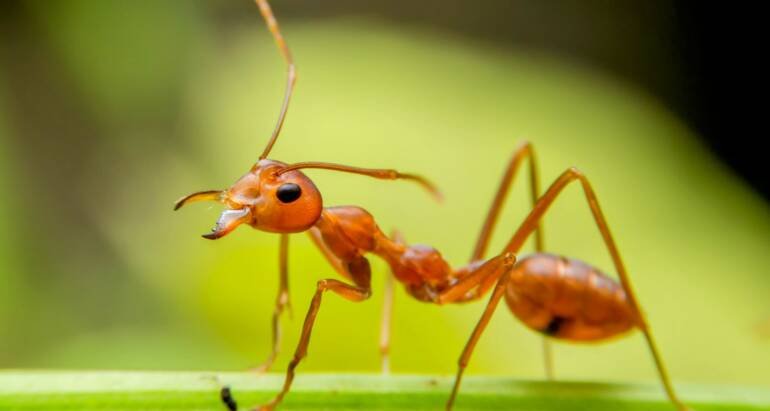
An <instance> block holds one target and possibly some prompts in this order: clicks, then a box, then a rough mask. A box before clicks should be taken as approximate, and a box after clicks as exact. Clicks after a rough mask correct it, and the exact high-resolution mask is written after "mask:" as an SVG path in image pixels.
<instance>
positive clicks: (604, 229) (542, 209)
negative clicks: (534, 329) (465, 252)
mask: <svg viewBox="0 0 770 411" xmlns="http://www.w3.org/2000/svg"><path fill="white" fill-rule="evenodd" d="M574 181H580V184H581V186H582V188H583V192H584V194H585V197H586V200H587V202H588V206H589V208H590V209H591V213H592V215H593V217H594V220H595V222H596V225H597V226H598V228H599V231H600V232H601V235H602V239H603V240H604V243H605V245H606V246H607V249H608V250H609V252H610V255H611V257H612V261H613V263H614V265H615V269H616V270H617V272H618V276H619V277H620V283H621V285H622V287H623V289H624V291H625V293H626V294H627V296H628V299H629V304H630V305H631V307H632V308H633V309H634V311H635V312H636V315H637V319H638V324H637V325H638V327H639V329H640V330H641V331H642V333H643V334H644V336H645V339H646V341H647V345H648V347H649V349H650V352H651V353H652V357H653V359H654V362H655V366H656V368H657V370H658V375H659V377H660V380H661V382H662V384H663V387H664V389H665V391H666V394H667V395H668V398H669V400H670V401H671V402H672V403H673V404H674V406H676V408H677V409H679V410H680V411H686V410H688V408H687V407H686V406H685V405H684V404H683V403H682V402H681V401H680V400H679V398H678V397H677V395H676V393H675V391H674V387H673V385H672V384H671V380H670V379H669V377H668V373H667V371H666V368H665V366H664V364H663V360H662V358H661V356H660V353H659V352H658V348H657V345H656V344H655V341H654V339H653V336H652V332H651V331H650V327H649V324H648V323H647V320H646V319H645V317H644V314H643V313H642V310H641V306H640V305H639V302H638V300H637V298H636V296H635V294H634V292H633V289H632V287H631V282H630V278H629V275H628V272H627V271H626V268H625V265H624V264H623V260H622V259H621V258H620V253H619V251H618V248H617V245H616V244H615V240H614V239H613V237H612V234H611V233H610V229H609V226H608V224H607V221H606V219H605V218H604V214H603V213H602V210H601V208H600V206H599V200H598V198H597V197H596V194H595V193H594V191H593V188H592V187H591V184H590V182H589V181H588V179H587V178H586V177H585V175H583V173H581V172H580V171H579V170H577V169H576V168H570V169H567V170H566V171H565V172H564V173H562V174H561V176H559V178H557V179H556V181H555V182H554V183H553V184H552V185H551V187H549V188H548V191H546V193H545V194H544V195H543V196H542V197H541V198H540V199H539V200H538V201H537V203H536V204H535V207H533V209H532V211H531V212H530V213H529V215H528V216H527V218H526V219H525V220H524V222H523V223H522V224H521V226H519V229H518V230H516V233H514V235H513V237H512V238H511V240H510V241H509V243H508V245H507V246H506V247H505V250H504V253H515V252H518V250H519V249H520V248H521V246H522V245H523V244H524V242H525V241H526V240H527V238H528V237H529V235H531V234H532V232H533V231H535V230H536V229H537V227H538V224H539V221H540V219H541V218H542V217H543V215H544V214H545V213H546V212H547V211H548V209H549V208H550V206H551V205H552V204H553V202H554V201H555V200H556V198H557V197H558V196H559V194H560V193H561V192H562V190H563V189H564V188H565V187H566V186H567V185H569V184H570V183H571V182H574ZM504 281H507V280H505V279H503V278H501V280H500V281H499V282H498V288H496V289H495V293H494V294H493V296H492V299H490V304H489V305H488V306H487V309H486V310H485V311H484V314H483V315H482V318H481V319H480V320H479V324H478V325H477V326H476V329H475V330H474V333H473V334H472V335H471V339H470V340H469V341H468V345H467V346H466V349H465V351H464V352H463V355H462V357H461V358H460V367H459V370H458V375H457V378H456V380H455V386H454V388H453V390H452V394H451V396H450V399H449V402H448V403H447V409H450V408H451V406H452V403H453V401H454V399H455V396H456V394H457V391H458V390H459V385H460V381H461V378H462V372H463V369H464V368H465V365H466V364H467V361H468V359H469V358H470V355H471V353H472V351H473V347H475V344H476V341H477V340H478V338H479V335H480V333H481V332H482V331H483V329H484V327H485V326H486V322H487V321H488V319H489V316H491V313H492V311H493V310H494V308H495V307H496V306H497V303H498V302H499V299H500V297H501V296H502V294H503V293H504V289H503V290H502V291H501V290H500V287H502V283H503V282H504ZM498 293H500V295H498Z"/></svg>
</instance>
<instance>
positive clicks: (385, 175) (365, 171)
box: [276, 161, 444, 202]
mask: <svg viewBox="0 0 770 411" xmlns="http://www.w3.org/2000/svg"><path fill="white" fill-rule="evenodd" d="M301 168H320V169H324V170H334V171H342V172H345V173H353V174H361V175H365V176H369V177H374V178H379V179H381V180H412V181H414V182H416V183H417V184H419V185H421V186H422V187H423V188H424V189H426V190H427V191H428V192H429V193H430V194H431V195H432V196H433V198H435V199H436V201H438V202H441V201H442V200H443V199H444V196H443V195H442V194H441V191H439V189H438V188H437V187H436V185H435V184H433V183H432V182H430V181H429V180H428V179H426V178H425V177H422V176H419V175H416V174H407V173H400V172H398V171H396V170H392V169H378V168H361V167H352V166H346V165H342V164H334V163H321V162H316V161H312V162H305V163H295V164H292V165H289V166H286V167H284V168H282V169H280V170H278V172H277V173H276V174H277V175H281V174H283V173H287V172H289V171H292V170H299V169H301Z"/></svg>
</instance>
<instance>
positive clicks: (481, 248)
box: [471, 141, 554, 380]
mask: <svg viewBox="0 0 770 411" xmlns="http://www.w3.org/2000/svg"><path fill="white" fill-rule="evenodd" d="M527 158H529V189H530V197H531V201H532V206H533V207H534V206H535V204H536V203H537V199H538V198H540V175H539V174H538V169H537V158H536V157H535V149H534V148H533V147H532V144H531V143H530V142H528V141H524V142H522V143H521V144H520V145H519V147H518V148H517V149H516V150H515V151H514V152H513V156H512V157H511V160H510V161H509V163H508V168H507V169H506V170H505V173H504V174H503V178H502V180H501V181H500V185H499V187H498V189H497V193H496V194H495V198H494V200H492V206H491V207H490V208H489V211H488V212H487V218H486V219H485V220H484V225H483V226H482V227H481V232H480V233H479V238H478V240H476V246H475V247H474V249H473V254H472V255H471V262H473V261H477V260H481V259H483V258H484V255H485V254H486V251H487V247H488V246H489V241H490V239H491V237H492V232H493V231H494V228H495V226H496V225H497V221H498V220H499V217H500V211H501V210H502V207H503V204H504V203H505V199H506V197H508V192H509V191H510V189H511V186H512V185H513V181H514V180H515V179H516V174H517V173H518V171H519V168H520V167H521V164H522V163H523V162H524V160H526V159H527ZM543 250H544V240H543V222H542V220H541V221H539V222H538V225H537V226H536V227H535V251H536V252H538V253H541V252H543ZM492 280H494V279H492ZM491 286H492V283H488V284H487V285H486V287H487V288H488V287H491ZM483 288H484V287H482V288H481V289H483ZM542 341H543V366H544V369H545V376H546V378H547V379H548V380H553V379H554V370H553V351H552V349H551V342H550V341H549V340H548V338H546V337H543V340H542Z"/></svg>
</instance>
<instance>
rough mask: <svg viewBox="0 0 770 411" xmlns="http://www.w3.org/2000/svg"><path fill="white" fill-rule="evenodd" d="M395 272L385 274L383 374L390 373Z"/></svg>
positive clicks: (381, 345)
mask: <svg viewBox="0 0 770 411" xmlns="http://www.w3.org/2000/svg"><path fill="white" fill-rule="evenodd" d="M394 282H395V281H394V279H393V274H392V273H388V274H386V276H385V288H384V289H383V302H382V319H381V322H380V358H381V364H382V374H383V375H388V374H390V328H391V326H390V324H391V320H392V315H393V283H394Z"/></svg>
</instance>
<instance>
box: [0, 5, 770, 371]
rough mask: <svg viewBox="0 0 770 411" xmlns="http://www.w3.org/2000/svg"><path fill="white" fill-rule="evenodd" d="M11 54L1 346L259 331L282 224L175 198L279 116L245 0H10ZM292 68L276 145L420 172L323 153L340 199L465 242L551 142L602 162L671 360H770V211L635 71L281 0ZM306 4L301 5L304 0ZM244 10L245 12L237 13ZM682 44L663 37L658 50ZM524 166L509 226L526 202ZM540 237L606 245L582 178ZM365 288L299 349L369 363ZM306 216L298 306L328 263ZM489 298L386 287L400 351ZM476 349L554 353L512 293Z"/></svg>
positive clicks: (264, 44)
mask: <svg viewBox="0 0 770 411" xmlns="http://www.w3.org/2000/svg"><path fill="white" fill-rule="evenodd" d="M12 3H13V4H14V5H15V6H13V7H11V9H13V10H12V11H13V13H10V16H13V17H14V18H10V17H8V15H6V18H3V19H2V20H0V21H2V24H3V25H4V26H5V27H3V29H2V35H3V37H4V38H3V39H2V43H1V44H2V46H3V49H2V54H0V58H2V60H0V64H2V70H0V182H1V183H2V187H3V190H2V192H3V195H2V199H3V201H0V367H1V368H77V369H87V368H95V369H228V370H241V369H245V368H246V367H248V366H253V365H256V364H258V363H259V362H261V361H262V360H263V359H264V358H265V357H266V356H267V354H268V352H269V345H270V344H269V342H270V333H269V330H270V316H271V313H272V307H273V301H274V298H275V292H276V289H277V284H278V278H277V262H278V256H277V252H278V237H277V236H275V235H271V234H267V233H260V232H256V231H254V230H251V229H248V228H240V229H239V230H237V231H236V232H235V233H233V234H232V235H230V236H228V237H227V238H226V239H224V240H221V241H216V242H211V241H206V240H203V239H201V238H200V234H202V233H205V232H206V231H207V230H208V229H209V228H210V227H211V226H212V225H213V223H214V221H215V220H216V218H217V216H218V213H219V209H218V207H217V206H207V205H195V206H191V207H189V208H185V209H184V210H182V211H180V212H176V213H174V212H172V211H171V206H172V204H173V202H174V201H175V200H176V199H177V198H179V197H180V196H182V195H184V194H187V193H189V192H192V191H197V190H202V189H217V188H225V187H227V186H228V185H229V184H231V183H232V182H233V181H235V179H236V178H238V177H239V176H240V175H241V174H243V173H244V172H245V171H246V170H247V169H248V168H249V167H250V166H251V164H252V163H253V162H254V161H255V160H256V158H257V156H258V154H259V153H260V152H261V150H262V148H263V146H264V144H265V142H266V141H267V138H268V137H269V135H270V132H271V131H272V127H273V125H274V121H275V118H276V115H277V112H278V108H279V102H280V99H281V97H282V94H283V86H284V81H285V77H284V76H285V74H284V72H285V67H284V64H283V62H282V60H281V59H280V56H279V54H278V52H277V50H276V49H275V46H274V44H273V42H272V39H271V37H270V36H269V33H268V32H267V30H266V29H265V27H264V23H263V22H262V20H261V19H260V17H259V14H258V12H257V10H256V8H255V7H253V5H251V4H249V2H246V1H244V2H243V3H244V4H243V5H242V6H239V8H238V13H233V11H232V6H229V5H224V2H214V3H208V2H203V1H196V2H181V1H178V2H120V3H118V2H99V1H87V0H77V1H70V2H12ZM283 7H286V9H290V8H291V7H292V4H291V3H289V4H285V5H284V4H282V5H281V6H276V7H275V9H276V12H277V13H278V18H279V21H281V22H282V23H283V31H284V34H285V36H286V38H287V40H288V42H289V44H290V47H291V49H292V51H293V53H294V55H295V58H296V61H297V65H298V73H299V80H298V83H297V89H296V94H295V98H294V100H293V102H292V106H291V108H290V110H289V115H288V117H287V122H286V125H285V127H284V131H283V134H282V138H281V139H280V140H279V141H278V143H277V145H276V147H275V149H274V150H273V152H272V154H271V157H272V158H275V159H280V160H283V161H287V162H295V161H311V160H318V161H330V162H339V163H344V164H351V165H359V166H369V167H388V168H396V169H398V170H404V171H409V172H416V173H421V174H423V175H426V176H429V177H430V178H432V179H433V180H434V181H435V182H437V183H438V185H439V186H440V187H441V189H442V190H443V191H444V193H445V196H446V201H445V203H444V204H440V205H439V204H436V203H434V202H432V201H431V199H430V198H429V196H427V195H426V194H425V193H423V192H422V191H420V190H419V188H418V187H415V186H413V185H410V184H409V183H402V182H382V181H376V180H370V179H366V178H363V177H357V176H350V175H339V174H336V173H328V172H323V171H309V172H308V174H309V175H311V177H312V178H314V180H315V181H316V183H317V185H318V186H319V188H320V189H321V190H322V192H323V194H324V199H325V202H326V204H327V205H340V204H357V205H361V206H363V207H365V208H367V209H368V210H370V211H371V212H372V213H373V214H374V215H375V217H376V218H377V221H378V223H379V224H380V226H381V227H382V228H383V229H384V230H386V231H390V230H391V229H392V228H398V229H399V230H401V231H402V232H403V233H404V235H405V236H406V238H407V240H409V241H410V242H419V243H425V244H431V245H434V246H436V247H437V248H438V249H440V250H441V251H442V253H443V254H444V256H446V257H447V258H448V259H449V260H450V261H451V262H452V263H453V264H456V265H460V264H463V263H464V262H465V260H466V259H467V258H468V257H469V256H470V253H471V251H472V247H473V244H474V241H475V237H476V235H477V233H478V230H479V228H480V225H481V223H482V221H483V218H484V213H485V211H486V209H487V207H488V206H489V203H490V201H491V199H492V197H493V194H494V190H495V188H496V186H497V183H498V178H499V177H500V175H501V173H502V171H503V169H504V167H505V165H506V161H507V160H508V158H509V156H510V154H511V152H512V150H513V149H514V148H515V146H516V145H517V144H518V142H520V141H521V140H523V139H529V140H531V141H533V142H534V144H535V147H536V150H537V152H538V154H539V160H540V164H541V171H542V176H543V180H544V183H546V184H547V183H548V182H550V181H551V180H552V179H554V178H555V177H556V176H557V175H558V174H559V173H560V172H561V171H563V170H564V169H565V168H566V167H568V166H572V165H576V166H579V167H580V168H581V169H582V170H584V171H585V172H586V173H587V175H588V176H589V178H591V180H592V182H593V184H594V187H595V189H596V191H597V194H598V195H599V197H600V199H601V201H602V203H603V206H604V208H605V213H606V215H607V218H608V219H609V222H610V225H611V227H612V229H613V232H614V234H615V235H616V237H617V240H618V243H619V246H620V248H621V252H622V253H623V255H624V257H625V259H626V262H627V266H628V268H629V270H630V272H631V275H632V277H633V281H634V283H635V286H636V289H637V291H638V294H639V297H640V299H641V302H642V304H643V306H644V307H645V309H646V312H647V313H648V315H649V319H650V322H651V324H652V327H653V330H654V332H655V334H656V336H657V339H658V342H659V345H660V347H661V349H662V352H663V355H664V358H665V360H666V362H667V364H668V366H669V368H670V372H671V374H672V375H673V378H674V379H675V380H676V381H694V382H718V383H740V384H754V385H756V384H759V385H770V367H768V364H770V340H768V339H767V338H766V337H764V338H763V337H761V336H760V334H759V333H758V331H757V329H758V325H759V324H760V323H762V322H763V321H767V320H768V318H770V298H768V296H770V276H768V269H767V264H766V262H765V260H764V258H766V257H767V256H768V255H770V236H768V233H770V213H768V208H767V204H765V203H764V202H763V201H762V200H761V199H760V197H759V196H758V195H757V194H755V193H754V192H752V191H751V189H750V188H749V187H747V186H745V185H744V183H742V182H741V181H740V180H739V179H737V178H736V177H735V176H734V175H733V174H732V173H731V172H729V171H728V170H727V169H726V167H724V166H723V165H721V163H720V162H719V161H718V160H716V159H715V158H714V157H713V156H712V155H711V154H710V153H709V152H708V151H707V150H706V149H705V148H704V147H703V146H702V143H701V142H700V141H699V140H697V136H695V135H694V134H693V132H692V131H691V130H690V129H689V128H688V127H687V126H686V125H685V124H684V123H683V122H682V121H680V120H679V119H678V118H677V117H676V116H675V115H673V114H672V113H671V112H670V111H669V110H667V108H666V107H665V106H663V105H662V104H660V103H659V102H658V101H657V100H656V99H655V98H653V97H652V96H651V95H650V94H648V93H647V92H645V91H644V90H642V89H640V88H637V87H635V86H633V85H631V84H630V83H627V82H624V81H621V80H618V79H617V78H616V77H613V76H612V75H609V74H608V73H607V72H605V71H602V70H596V69H594V68H592V67H591V66H589V65H586V64H583V63H580V62H577V61H572V60H569V59H565V58H563V57H560V56H558V55H553V54H550V53H545V52H541V51H539V50H537V49H532V48H520V47H501V46H499V45H496V44H491V43H488V42H484V41H480V40H474V39H470V38H466V37H463V36H460V35H457V34H451V33H448V32H445V31H440V30H433V29H429V28H426V27H421V26H418V25H398V24H395V23H394V22H392V21H385V20H377V19H372V18H366V17H361V16H346V17H327V18H325V19H323V20H315V19H308V18H293V19H292V18H290V19H285V20H284V19H281V11H282V10H283ZM295 7H296V6H295ZM233 16H235V17H233ZM659 63H660V64H665V61H661V62H659ZM523 182H524V180H522V181H519V182H518V184H517V185H516V186H515V188H514V192H513V194H512V195H511V197H510V198H509V202H508V205H507V207H506V210H505V213H504V217H503V220H502V221H501V223H500V224H499V225H498V232H497V233H496V235H495V242H494V244H493V245H494V247H493V249H497V248H499V247H500V246H501V245H502V244H503V243H504V242H505V241H507V237H508V236H510V235H511V234H512V232H513V231H514V229H515V228H516V226H517V224H518V222H519V221H521V219H522V218H523V217H524V215H525V214H526V212H527V204H528V198H527V196H526V195H525V193H526V192H527V191H526V189H525V188H524V184H523ZM545 229H546V246H547V247H548V248H549V249H550V250H552V251H554V252H559V253H564V254H566V255H570V256H575V257H579V258H581V259H584V260H587V261H590V262H592V263H593V264H595V265H597V266H599V267H601V268H603V269H605V270H607V271H608V272H611V271H612V266H611V263H610V260H609V257H608V255H607V252H606V250H605V249H604V248H603V247H602V243H601V239H600V236H599V235H598V232H597V230H596V229H595V227H594V225H593V222H592V220H591V217H590V214H589V212H588V209H587V207H586V204H585V202H584V200H583V196H582V193H581V192H580V191H579V190H578V189H577V188H576V187H575V188H571V189H570V190H568V192H567V193H566V194H565V195H564V196H563V197H562V199H561V200H560V201H559V202H558V203H557V204H556V205H555V206H554V207H553V211H552V212H551V213H550V214H549V215H548V216H547V220H546V222H545ZM373 263H374V264H373V267H374V274H375V278H374V284H375V296H374V298H372V299H371V300H370V301H367V302H365V303H363V304H358V305H354V304H352V303H349V302H346V301H343V300H341V299H339V298H336V297H332V296H330V297H329V298H327V299H325V301H324V305H323V308H322V310H321V313H320V316H319V320H318V323H317V327H316V331H315V333H314V336H313V340H312V344H311V348H310V355H309V357H308V359H307V361H306V362H305V363H303V365H302V366H301V371H302V372H304V371H372V372H374V371H378V367H379V354H378V347H377V342H378V331H379V316H380V307H381V302H382V298H381V292H380V291H381V288H382V287H381V284H382V282H383V280H384V274H385V273H386V267H385V265H384V264H383V263H382V262H381V261H379V260H374V259H373ZM332 274H333V272H332V270H331V269H330V268H329V267H328V266H326V265H325V263H324V261H323V259H322V257H321V256H320V254H319V253H318V252H317V251H316V250H315V249H314V248H313V246H312V244H311V243H310V241H309V240H308V239H307V238H306V237H305V236H303V235H295V236H292V240H291V250H290V278H291V279H290V282H291V289H292V301H293V305H294V319H293V320H287V321H285V322H284V331H285V334H284V335H285V340H284V344H283V353H282V354H281V356H280V357H279V360H278V363H277V366H276V367H275V369H276V370H282V369H283V368H284V366H285V364H286V362H287V361H288V359H289V358H290V353H291V352H292V350H293V348H294V344H295V342H296V340H297V337H298V331H299V328H300V326H301V322H300V319H301V318H302V317H303V316H304V312H305V309H306V307H307V304H308V302H309V299H310V297H311V295H312V292H313V291H314V289H315V287H314V285H315V282H316V281H317V280H318V279H320V278H323V277H327V276H332ZM482 308H483V304H481V303H475V304H469V305H464V306H452V307H435V306H430V305H426V304H421V303H418V302H415V301H412V300H410V299H408V298H407V296H406V295H405V294H404V293H403V292H402V290H400V289H398V290H397V293H396V302H395V313H394V317H395V318H394V327H393V346H392V364H393V370H394V371H395V372H399V373H439V374H448V373H453V372H454V369H455V364H456V359H457V356H458V355H459V353H460V350H461V349H462V346H463V344H464V343H465V340H466V338H467V337H468V335H469V333H470V331H471V329H472V327H473V325H474V324H475V321H476V320H477V319H478V316H479V315H480V312H481V310H482ZM555 358H556V370H557V375H558V377H560V378H569V379H581V380H582V379H590V380H611V381H616V380H654V379H655V373H654V368H653V365H652V362H651V358H650V356H649V355H648V353H647V350H646V347H645V345H644V342H643V339H642V338H641V336H640V335H638V334H633V335H631V336H630V337H629V338H624V339H621V340H618V341H614V342H611V343H607V344H601V345H598V346H584V345H563V344H562V345H558V346H557V347H556V349H555ZM470 372H472V373H485V374H492V375H496V374H497V375H515V376H520V377H522V378H541V377H542V374H543V373H542V366H541V356H540V338H539V336H538V335H536V334H534V333H532V332H530V331H528V330H527V329H525V328H524V327H523V326H522V325H521V324H519V323H518V322H517V321H516V320H515V319H514V318H513V317H512V316H511V315H510V314H509V313H508V312H507V310H505V307H501V309H500V310H499V312H498V313H497V315H496V316H495V317H494V320H493V322H492V324H491V327H490V328H489V330H488V331H487V333H486V334H485V335H484V337H483V339H482V341H481V343H480V344H479V347H478V349H477V352H476V354H475V356H474V359H473V361H472V362H471V365H470Z"/></svg>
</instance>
